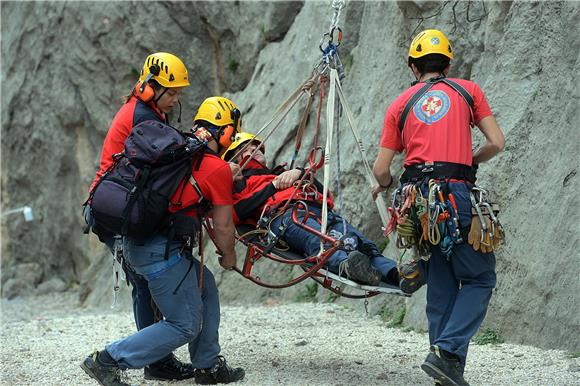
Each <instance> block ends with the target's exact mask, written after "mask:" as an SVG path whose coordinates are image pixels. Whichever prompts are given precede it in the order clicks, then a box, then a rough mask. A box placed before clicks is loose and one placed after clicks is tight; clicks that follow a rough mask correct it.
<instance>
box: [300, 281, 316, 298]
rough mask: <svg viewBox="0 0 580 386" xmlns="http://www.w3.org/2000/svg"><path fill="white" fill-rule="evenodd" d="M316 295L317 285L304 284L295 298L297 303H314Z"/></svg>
mask: <svg viewBox="0 0 580 386" xmlns="http://www.w3.org/2000/svg"><path fill="white" fill-rule="evenodd" d="M317 293H318V283H310V284H306V285H305V286H304V288H303V289H302V291H300V292H299V293H298V295H297V296H296V301H297V302H315V301H316V294H317Z"/></svg>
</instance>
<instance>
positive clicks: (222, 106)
mask: <svg viewBox="0 0 580 386" xmlns="http://www.w3.org/2000/svg"><path fill="white" fill-rule="evenodd" d="M218 105H220V107H221V108H222V110H223V111H226V108H225V107H224V105H222V101H220V100H218ZM218 114H219V113H218ZM220 118H221V115H220Z"/></svg>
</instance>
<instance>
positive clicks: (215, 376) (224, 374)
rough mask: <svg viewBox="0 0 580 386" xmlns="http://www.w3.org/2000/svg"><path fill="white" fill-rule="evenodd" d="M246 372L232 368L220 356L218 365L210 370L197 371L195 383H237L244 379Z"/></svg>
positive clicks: (238, 368)
mask: <svg viewBox="0 0 580 386" xmlns="http://www.w3.org/2000/svg"><path fill="white" fill-rule="evenodd" d="M244 375H246V372H245V371H244V369H242V368H241V367H236V368H232V367H230V366H229V365H228V364H227V363H226V359H225V358H224V357H223V356H221V355H218V357H217V361H216V363H215V364H214V365H213V367H212V368H209V369H196V370H195V383H198V384H200V385H215V384H218V383H230V382H236V381H239V380H240V379H242V378H244Z"/></svg>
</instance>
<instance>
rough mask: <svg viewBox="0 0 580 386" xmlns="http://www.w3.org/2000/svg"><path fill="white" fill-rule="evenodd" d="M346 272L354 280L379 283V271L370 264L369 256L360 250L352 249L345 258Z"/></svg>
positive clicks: (372, 283)
mask: <svg viewBox="0 0 580 386" xmlns="http://www.w3.org/2000/svg"><path fill="white" fill-rule="evenodd" d="M346 274H347V275H348V277H349V278H350V279H353V280H354V281H356V282H359V283H363V284H370V285H379V283H380V282H381V273H380V272H379V271H378V270H377V269H376V268H375V267H373V266H372V265H371V260H370V258H369V257H368V256H367V255H365V254H364V253H362V252H359V251H352V252H351V253H349V254H348V259H347V260H346Z"/></svg>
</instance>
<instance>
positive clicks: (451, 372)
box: [421, 346, 469, 386]
mask: <svg viewBox="0 0 580 386" xmlns="http://www.w3.org/2000/svg"><path fill="white" fill-rule="evenodd" d="M442 351H443V350H440V349H439V347H437V346H431V352H430V353H429V355H427V358H425V362H423V364H422V365H421V369H423V371H424V372H426V373H427V375H429V376H430V377H431V378H433V379H435V383H436V384H437V381H439V384H441V385H443V386H469V383H467V381H466V380H465V379H464V378H463V366H462V365H461V363H460V362H459V359H457V358H452V355H451V354H446V353H442Z"/></svg>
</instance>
